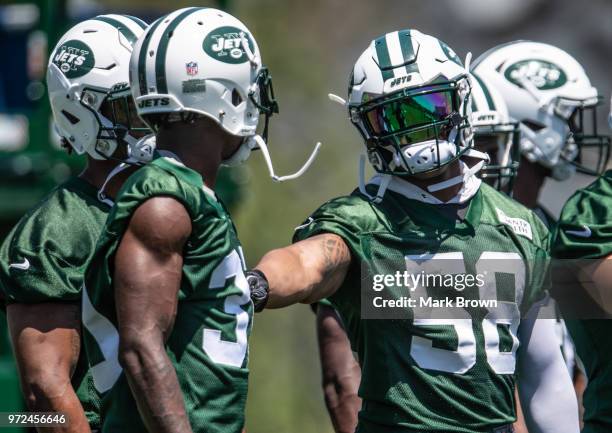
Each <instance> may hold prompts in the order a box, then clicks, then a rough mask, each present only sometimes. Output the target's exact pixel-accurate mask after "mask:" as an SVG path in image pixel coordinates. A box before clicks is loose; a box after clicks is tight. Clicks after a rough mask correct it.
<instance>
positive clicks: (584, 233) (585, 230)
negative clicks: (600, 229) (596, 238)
mask: <svg viewBox="0 0 612 433" xmlns="http://www.w3.org/2000/svg"><path fill="white" fill-rule="evenodd" d="M565 233H567V234H568V235H573V236H578V237H579V238H590V237H591V235H592V234H593V233H592V232H591V229H590V228H589V227H587V226H586V225H584V224H582V230H565Z"/></svg>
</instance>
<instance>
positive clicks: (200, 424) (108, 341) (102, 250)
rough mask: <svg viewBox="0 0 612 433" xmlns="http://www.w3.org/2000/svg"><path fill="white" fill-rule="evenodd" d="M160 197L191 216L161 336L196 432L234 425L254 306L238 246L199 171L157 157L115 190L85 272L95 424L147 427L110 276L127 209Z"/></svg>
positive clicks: (224, 430)
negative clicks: (97, 401)
mask: <svg viewBox="0 0 612 433" xmlns="http://www.w3.org/2000/svg"><path fill="white" fill-rule="evenodd" d="M158 196H165V197H172V198H174V199H176V200H178V201H179V202H180V203H182V204H183V206H184V207H185V209H186V210H187V212H188V213H189V215H190V216H191V223H192V232H191V235H190V237H189V239H188V241H187V243H186V245H185V250H184V253H183V271H182V278H181V285H180V289H179V292H178V309H177V314H176V319H175V322H174V327H173V330H172V333H171V334H170V336H169V337H168V340H167V342H166V350H167V353H168V356H169V358H170V360H171V362H172V365H173V366H174V368H175V370H176V374H177V377H178V381H179V384H180V387H181V390H182V393H183V398H184V403H185V408H186V411H187V415H188V416H189V421H190V423H191V426H192V429H193V431H194V432H206V433H240V432H241V430H242V427H243V425H244V409H245V403H246V395H247V385H248V368H247V364H248V346H247V339H248V335H249V333H250V329H251V318H252V313H253V308H252V303H251V300H250V293H249V289H248V285H247V282H246V279H245V277H244V269H245V267H244V266H245V265H244V258H243V257H242V250H241V247H240V244H239V242H238V238H237V235H236V231H235V228H234V225H233V223H232V220H231V219H230V217H229V215H228V213H227V211H226V210H225V208H224V207H223V206H222V204H221V202H219V201H218V199H217V198H216V196H215V194H214V192H213V191H211V190H210V189H209V188H207V187H206V186H205V185H204V183H203V181H202V177H201V176H200V175H199V174H198V173H196V172H195V171H193V170H191V169H189V168H187V167H185V166H184V165H183V164H181V163H180V162H177V161H176V160H175V159H172V158H167V157H161V156H159V155H158V156H157V157H156V159H154V161H153V162H151V163H149V164H148V165H146V166H144V167H142V168H140V169H139V170H138V171H137V172H135V173H134V174H132V176H130V178H129V179H128V180H127V181H126V183H125V184H124V185H123V187H122V188H121V191H120V192H119V194H118V196H117V198H116V202H115V206H114V207H113V210H112V211H111V214H110V215H109V218H108V221H107V223H106V226H105V228H104V231H103V233H102V236H101V238H100V241H99V243H98V246H97V250H96V253H95V255H94V258H93V260H92V262H91V264H90V266H89V267H88V270H87V272H86V278H85V288H84V294H85V295H84V296H83V324H84V328H85V329H84V335H85V345H86V348H87V356H88V359H89V363H90V365H91V366H92V371H93V376H94V383H95V386H96V389H97V390H98V391H99V392H100V393H102V410H101V417H102V432H104V433H111V432H112V433H115V432H116V433H119V432H121V433H125V432H130V433H139V432H142V433H144V432H146V429H145V426H144V424H143V422H142V419H141V417H140V416H139V414H138V409H137V407H136V402H135V400H134V398H133V397H132V392H131V390H130V388H129V385H128V382H127V378H126V377H125V374H124V373H123V372H122V369H121V367H120V365H119V362H118V344H119V334H118V331H117V329H118V326H117V316H116V313H115V311H116V305H115V299H114V294H113V292H114V289H113V280H112V277H113V268H114V256H115V253H116V251H117V248H118V246H119V243H120V241H121V239H122V236H123V234H124V233H125V231H126V229H127V227H128V224H129V221H130V218H131V216H132V214H133V213H134V211H135V210H136V209H137V208H138V207H139V206H140V205H141V204H142V203H143V202H145V201H146V200H148V199H151V198H153V197H158Z"/></svg>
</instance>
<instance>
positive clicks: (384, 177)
mask: <svg viewBox="0 0 612 433" xmlns="http://www.w3.org/2000/svg"><path fill="white" fill-rule="evenodd" d="M365 165H366V156H365V155H364V154H363V153H362V154H361V156H360V157H359V192H360V193H362V194H363V195H365V196H366V197H367V198H368V199H370V200H371V201H373V202H374V203H380V202H381V201H382V199H383V197H384V196H385V193H386V192H387V188H389V184H390V183H391V180H392V179H393V176H391V175H390V174H381V175H380V177H381V181H380V185H378V191H376V195H375V196H373V195H371V194H370V193H368V191H367V190H366V184H365Z"/></svg>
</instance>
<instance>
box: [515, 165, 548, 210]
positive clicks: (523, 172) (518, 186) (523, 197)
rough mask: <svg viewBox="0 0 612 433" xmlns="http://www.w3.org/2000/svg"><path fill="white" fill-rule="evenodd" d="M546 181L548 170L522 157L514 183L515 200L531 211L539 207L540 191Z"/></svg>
mask: <svg viewBox="0 0 612 433" xmlns="http://www.w3.org/2000/svg"><path fill="white" fill-rule="evenodd" d="M545 180H546V169H545V168H544V167H542V166H541V165H539V164H537V163H535V162H530V161H528V160H527V159H526V158H525V157H521V163H520V164H519V169H518V174H517V176H516V180H515V181H514V190H513V198H514V199H515V200H516V201H518V202H519V203H521V204H523V205H525V206H526V207H528V208H529V209H534V208H536V207H537V205H538V197H539V195H540V190H541V189H542V186H543V185H544V181H545Z"/></svg>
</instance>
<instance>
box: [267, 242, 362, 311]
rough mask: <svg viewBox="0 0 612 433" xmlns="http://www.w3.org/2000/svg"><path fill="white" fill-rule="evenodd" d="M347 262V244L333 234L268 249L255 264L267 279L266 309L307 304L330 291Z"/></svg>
mask: <svg viewBox="0 0 612 433" xmlns="http://www.w3.org/2000/svg"><path fill="white" fill-rule="evenodd" d="M350 263H351V253H350V250H349V248H348V246H347V245H346V243H345V242H344V240H342V238H341V237H340V236H338V235H335V234H332V233H324V234H320V235H316V236H313V237H311V238H308V239H305V240H303V241H299V242H296V243H294V244H293V245H289V246H288V247H284V248H279V249H276V250H272V251H270V252H269V253H267V254H266V255H265V256H263V258H262V259H261V261H260V262H259V263H258V264H257V266H256V267H255V268H256V270H259V271H261V272H262V273H263V274H264V275H265V277H266V279H267V285H268V300H267V304H266V308H281V307H285V306H287V305H291V304H295V303H298V302H303V303H308V304H309V303H312V302H316V301H318V300H320V299H322V298H325V297H327V296H329V295H331V294H333V293H334V292H335V291H336V290H337V289H338V287H340V284H342V281H344V277H345V276H346V272H347V270H348V268H349V265H350Z"/></svg>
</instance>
